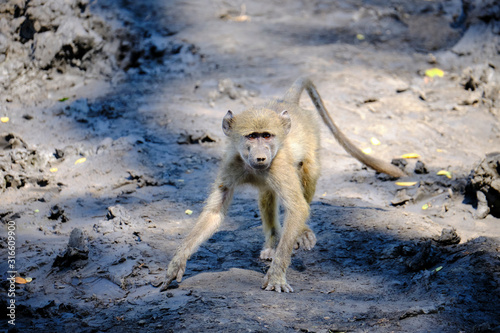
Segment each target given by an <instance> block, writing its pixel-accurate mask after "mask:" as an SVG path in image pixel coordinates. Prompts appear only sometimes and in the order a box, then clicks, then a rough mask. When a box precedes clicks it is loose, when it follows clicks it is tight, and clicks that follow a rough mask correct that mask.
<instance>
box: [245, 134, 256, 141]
mask: <svg viewBox="0 0 500 333" xmlns="http://www.w3.org/2000/svg"><path fill="white" fill-rule="evenodd" d="M257 136H258V135H257V133H252V134H248V135H247V139H249V140H254V139H257Z"/></svg>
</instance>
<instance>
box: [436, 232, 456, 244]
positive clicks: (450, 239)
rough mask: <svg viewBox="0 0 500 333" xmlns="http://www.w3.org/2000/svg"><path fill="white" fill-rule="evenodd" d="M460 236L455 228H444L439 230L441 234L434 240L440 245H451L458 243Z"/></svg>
mask: <svg viewBox="0 0 500 333" xmlns="http://www.w3.org/2000/svg"><path fill="white" fill-rule="evenodd" d="M460 239H461V238H460V236H459V235H458V234H457V231H456V230H455V228H444V229H443V230H442V231H441V236H439V238H438V239H436V242H438V243H440V244H441V245H453V244H458V243H460Z"/></svg>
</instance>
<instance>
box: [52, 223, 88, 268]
mask: <svg viewBox="0 0 500 333" xmlns="http://www.w3.org/2000/svg"><path fill="white" fill-rule="evenodd" d="M87 243H88V240H87V238H86V237H85V234H84V233H83V231H82V230H80V229H78V228H74V229H73V230H72V231H71V234H70V236H69V242H68V246H67V248H66V250H65V251H64V253H62V254H60V255H58V256H57V257H56V259H55V260H54V263H53V264H52V267H68V266H71V268H73V269H76V268H80V267H83V266H84V265H85V264H86V260H87V259H88V258H89V249H88V246H87Z"/></svg>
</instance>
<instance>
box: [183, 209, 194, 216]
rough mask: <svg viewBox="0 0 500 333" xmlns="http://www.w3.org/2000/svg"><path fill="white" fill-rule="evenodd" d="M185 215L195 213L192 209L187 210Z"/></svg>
mask: <svg viewBox="0 0 500 333" xmlns="http://www.w3.org/2000/svg"><path fill="white" fill-rule="evenodd" d="M185 213H186V215H191V214H193V211H192V210H191V209H186V211H185Z"/></svg>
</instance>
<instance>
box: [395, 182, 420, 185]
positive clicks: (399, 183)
mask: <svg viewBox="0 0 500 333" xmlns="http://www.w3.org/2000/svg"><path fill="white" fill-rule="evenodd" d="M415 184H417V182H396V185H398V186H413V185H415Z"/></svg>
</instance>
